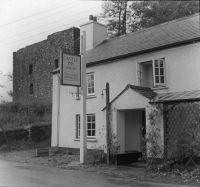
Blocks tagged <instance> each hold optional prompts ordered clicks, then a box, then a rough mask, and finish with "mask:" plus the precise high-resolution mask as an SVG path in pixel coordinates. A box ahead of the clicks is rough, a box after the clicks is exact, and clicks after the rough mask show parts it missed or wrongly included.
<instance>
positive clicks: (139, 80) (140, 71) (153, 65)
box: [137, 57, 167, 88]
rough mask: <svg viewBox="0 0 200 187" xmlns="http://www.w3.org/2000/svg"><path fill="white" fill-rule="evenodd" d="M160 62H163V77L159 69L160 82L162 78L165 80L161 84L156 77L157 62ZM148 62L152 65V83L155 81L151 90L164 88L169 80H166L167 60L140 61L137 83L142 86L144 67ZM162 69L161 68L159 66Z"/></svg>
mask: <svg viewBox="0 0 200 187" xmlns="http://www.w3.org/2000/svg"><path fill="white" fill-rule="evenodd" d="M156 60H157V61H159V62H160V60H162V62H163V67H162V68H163V75H160V69H159V80H160V76H162V77H163V78H164V83H161V81H160V82H159V83H157V82H156V75H155V61H156ZM146 62H150V63H151V64H152V81H153V85H152V87H151V88H164V87H166V85H167V80H166V61H165V58H164V57H163V58H155V59H154V58H152V59H147V60H145V61H140V62H138V63H137V82H138V85H139V86H141V84H142V80H143V71H142V65H143V64H144V63H146ZM159 67H160V66H159Z"/></svg>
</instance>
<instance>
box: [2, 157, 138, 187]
mask: <svg viewBox="0 0 200 187" xmlns="http://www.w3.org/2000/svg"><path fill="white" fill-rule="evenodd" d="M86 186H87V187H114V186H115V187H116V186H117V187H122V186H123V187H125V186H131V187H134V186H138V185H134V184H132V182H127V181H126V182H125V181H124V180H123V179H116V178H111V177H108V176H105V175H101V174H99V173H97V172H85V171H80V170H62V169H59V168H50V167H44V166H29V165H27V164H24V163H14V162H8V161H4V160H0V187H86Z"/></svg>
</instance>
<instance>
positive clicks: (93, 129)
mask: <svg viewBox="0 0 200 187" xmlns="http://www.w3.org/2000/svg"><path fill="white" fill-rule="evenodd" d="M88 116H94V122H91V128H90V129H88ZM93 123H94V125H95V128H92V126H93ZM86 124H87V138H95V137H96V115H95V113H91V114H87V115H86ZM88 130H90V131H91V134H92V132H93V131H94V135H90V136H89V135H88Z"/></svg>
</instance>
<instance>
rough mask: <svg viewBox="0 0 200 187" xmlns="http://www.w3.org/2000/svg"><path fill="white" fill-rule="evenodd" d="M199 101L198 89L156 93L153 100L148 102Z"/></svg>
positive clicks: (199, 92)
mask: <svg viewBox="0 0 200 187" xmlns="http://www.w3.org/2000/svg"><path fill="white" fill-rule="evenodd" d="M192 101H200V90H193V91H182V92H169V93H163V94H158V95H157V96H156V97H155V99H154V101H152V102H150V103H170V102H171V103H172V102H192Z"/></svg>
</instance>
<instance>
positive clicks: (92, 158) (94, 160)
mask: <svg viewBox="0 0 200 187" xmlns="http://www.w3.org/2000/svg"><path fill="white" fill-rule="evenodd" d="M87 163H88V164H92V165H99V164H105V163H106V156H105V153H104V151H103V150H102V149H101V147H99V148H98V149H93V150H88V154H87Z"/></svg>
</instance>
